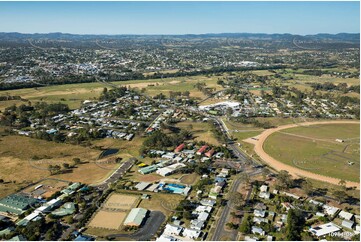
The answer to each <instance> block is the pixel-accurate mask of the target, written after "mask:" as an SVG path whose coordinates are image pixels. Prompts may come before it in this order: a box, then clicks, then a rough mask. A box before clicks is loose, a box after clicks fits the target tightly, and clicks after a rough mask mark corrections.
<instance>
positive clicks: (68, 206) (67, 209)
mask: <svg viewBox="0 0 361 242" xmlns="http://www.w3.org/2000/svg"><path fill="white" fill-rule="evenodd" d="M74 212H75V204H74V203H72V202H68V203H65V204H64V205H63V206H62V207H60V208H58V209H56V210H55V211H54V212H52V213H51V214H52V215H54V216H57V217H63V216H66V215H70V214H73V213H74Z"/></svg>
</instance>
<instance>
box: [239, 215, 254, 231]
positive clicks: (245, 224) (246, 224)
mask: <svg viewBox="0 0 361 242" xmlns="http://www.w3.org/2000/svg"><path fill="white" fill-rule="evenodd" d="M251 229H252V223H251V218H250V216H248V215H245V216H244V218H243V220H242V223H241V226H240V227H239V230H240V231H241V232H242V233H244V234H250V233H251Z"/></svg>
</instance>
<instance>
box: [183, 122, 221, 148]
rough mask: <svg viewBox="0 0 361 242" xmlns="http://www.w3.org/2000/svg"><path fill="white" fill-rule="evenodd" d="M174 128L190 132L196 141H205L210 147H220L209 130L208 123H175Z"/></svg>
mask: <svg viewBox="0 0 361 242" xmlns="http://www.w3.org/2000/svg"><path fill="white" fill-rule="evenodd" d="M176 126H177V127H179V128H181V129H185V130H189V131H191V132H192V134H193V137H195V140H196V141H205V142H207V143H209V144H211V145H220V142H219V141H218V140H217V139H216V137H215V136H214V134H213V132H212V131H211V130H210V128H211V126H210V124H208V123H205V122H192V121H184V122H180V123H177V125H176Z"/></svg>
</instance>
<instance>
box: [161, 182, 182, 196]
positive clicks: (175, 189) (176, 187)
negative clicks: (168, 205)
mask: <svg viewBox="0 0 361 242" xmlns="http://www.w3.org/2000/svg"><path fill="white" fill-rule="evenodd" d="M184 188H185V186H183V185H178V184H168V185H165V186H164V187H163V190H166V191H170V192H172V193H177V194H183V191H184Z"/></svg>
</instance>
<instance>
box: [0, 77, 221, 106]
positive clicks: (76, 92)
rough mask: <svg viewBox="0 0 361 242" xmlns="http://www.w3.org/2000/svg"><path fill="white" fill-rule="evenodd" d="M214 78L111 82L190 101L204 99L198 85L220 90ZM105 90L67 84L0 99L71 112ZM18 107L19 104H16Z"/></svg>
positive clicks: (9, 92) (14, 92)
mask: <svg viewBox="0 0 361 242" xmlns="http://www.w3.org/2000/svg"><path fill="white" fill-rule="evenodd" d="M217 80H218V77H217V76H211V77H206V76H202V75H200V76H192V77H176V78H164V79H152V80H132V81H122V82H112V83H113V84H115V85H121V86H129V87H131V88H138V89H142V88H145V89H146V91H145V93H146V94H148V95H151V96H154V95H156V94H159V93H160V92H163V94H165V95H169V91H182V92H183V91H189V92H190V96H191V97H196V98H200V99H202V98H204V97H205V96H204V94H203V93H202V92H200V91H198V90H197V89H196V88H194V85H195V84H196V83H197V82H205V83H206V84H207V87H212V88H215V89H216V90H220V89H222V87H221V86H219V85H217ZM104 87H107V88H109V87H108V86H106V85H104V84H102V83H99V82H94V83H80V84H67V85H57V86H44V87H38V88H25V89H18V90H6V91H0V96H3V95H19V96H21V97H22V98H24V99H27V100H29V101H31V102H39V101H46V102H49V103H54V102H62V103H66V104H68V105H69V106H70V108H78V107H80V104H81V102H82V101H84V100H87V99H89V100H92V99H95V98H97V97H99V95H100V93H101V92H102V90H103V88H104ZM9 102H11V101H6V102H4V103H2V102H0V110H1V109H4V108H5V107H6V106H8V104H10V105H12V104H13V103H12V102H11V103H9ZM15 103H19V102H15Z"/></svg>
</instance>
